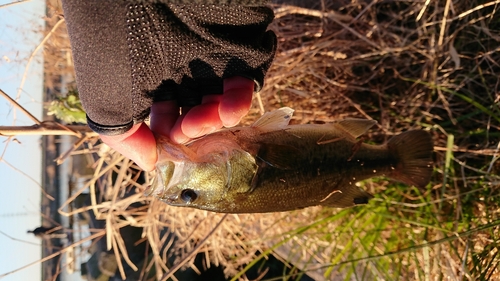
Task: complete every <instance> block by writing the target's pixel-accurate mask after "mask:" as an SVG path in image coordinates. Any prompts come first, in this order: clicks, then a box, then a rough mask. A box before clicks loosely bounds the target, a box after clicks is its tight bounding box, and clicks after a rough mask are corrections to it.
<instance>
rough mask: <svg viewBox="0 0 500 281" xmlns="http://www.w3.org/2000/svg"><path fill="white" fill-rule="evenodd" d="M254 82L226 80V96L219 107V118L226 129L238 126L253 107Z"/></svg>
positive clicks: (234, 78) (239, 79) (233, 78)
mask: <svg viewBox="0 0 500 281" xmlns="http://www.w3.org/2000/svg"><path fill="white" fill-rule="evenodd" d="M253 89H254V82H253V81H252V80H250V79H247V78H244V77H239V76H236V77H231V78H227V79H224V94H223V95H222V99H221V101H220V105H219V116H220V119H221V120H222V124H223V125H224V126H225V127H232V126H235V125H237V124H238V123H239V122H240V120H241V118H243V117H244V116H245V115H246V114H247V113H248V111H249V110H250V107H251V105H252V96H253Z"/></svg>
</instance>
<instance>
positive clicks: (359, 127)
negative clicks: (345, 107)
mask: <svg viewBox="0 0 500 281" xmlns="http://www.w3.org/2000/svg"><path fill="white" fill-rule="evenodd" d="M335 124H336V125H337V126H340V127H341V128H342V129H343V130H344V131H346V132H348V133H349V134H351V135H352V136H353V137H355V138H357V137H359V136H361V135H363V134H365V133H366V132H367V131H368V130H369V129H370V128H371V127H373V125H375V124H377V121H375V120H367V119H356V118H350V119H344V120H341V121H338V122H337V123H335Z"/></svg>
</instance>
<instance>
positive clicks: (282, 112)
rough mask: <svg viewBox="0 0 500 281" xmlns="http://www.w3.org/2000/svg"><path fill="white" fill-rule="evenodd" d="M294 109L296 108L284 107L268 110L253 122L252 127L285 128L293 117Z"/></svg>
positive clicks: (262, 128)
mask: <svg viewBox="0 0 500 281" xmlns="http://www.w3.org/2000/svg"><path fill="white" fill-rule="evenodd" d="M293 111H294V110H293V109H291V108H290V107H282V108H280V109H277V110H273V111H270V112H266V113H264V115H262V116H261V117H260V118H259V119H258V120H257V121H255V123H253V124H252V127H254V128H257V129H259V130H262V131H274V130H281V129H284V128H286V126H288V123H289V122H290V120H291V119H292V115H293Z"/></svg>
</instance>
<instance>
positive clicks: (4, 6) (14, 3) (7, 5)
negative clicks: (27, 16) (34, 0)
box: [0, 0, 30, 9]
mask: <svg viewBox="0 0 500 281" xmlns="http://www.w3.org/2000/svg"><path fill="white" fill-rule="evenodd" d="M29 1H30V0H19V1H16V2H10V3H7V4H2V5H0V9H2V8H7V7H10V6H14V5H17V4H21V3H24V2H29Z"/></svg>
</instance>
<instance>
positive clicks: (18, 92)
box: [16, 19, 64, 99]
mask: <svg viewBox="0 0 500 281" xmlns="http://www.w3.org/2000/svg"><path fill="white" fill-rule="evenodd" d="M63 22H64V19H60V20H59V21H58V22H57V23H56V24H54V26H53V27H52V29H51V30H50V32H49V33H48V34H47V35H45V37H44V38H43V40H42V42H40V44H38V46H36V48H35V50H33V52H31V55H30V57H29V58H28V62H27V64H26V68H25V69H24V74H23V78H22V79H21V84H20V85H19V89H18V90H17V96H16V99H18V98H19V97H20V96H21V91H22V90H23V87H24V82H26V77H27V76H28V70H29V68H30V64H31V61H32V60H33V58H34V57H35V55H36V53H38V50H40V49H41V48H42V46H43V45H45V42H47V40H49V38H50V36H52V34H54V31H56V30H57V28H58V27H59V26H60V25H61V24H62V23H63Z"/></svg>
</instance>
